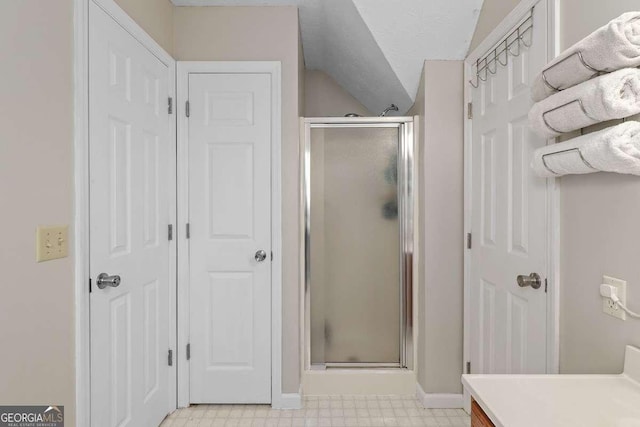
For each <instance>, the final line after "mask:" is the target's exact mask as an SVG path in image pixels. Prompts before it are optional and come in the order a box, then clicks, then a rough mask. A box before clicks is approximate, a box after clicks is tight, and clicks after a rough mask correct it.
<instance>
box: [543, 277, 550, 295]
mask: <svg viewBox="0 0 640 427" xmlns="http://www.w3.org/2000/svg"><path fill="white" fill-rule="evenodd" d="M548 287H549V283H548V282H547V279H544V293H545V294H546V293H547V288H548Z"/></svg>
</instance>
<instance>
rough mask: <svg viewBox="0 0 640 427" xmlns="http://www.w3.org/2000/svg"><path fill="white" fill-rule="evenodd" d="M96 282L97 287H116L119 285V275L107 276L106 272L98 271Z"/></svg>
mask: <svg viewBox="0 0 640 427" xmlns="http://www.w3.org/2000/svg"><path fill="white" fill-rule="evenodd" d="M96 283H97V285H98V288H99V289H104V288H106V287H107V286H110V287H112V288H117V287H118V286H119V285H120V276H117V275H116V276H109V275H108V274H107V273H100V274H99V275H98V280H97V281H96Z"/></svg>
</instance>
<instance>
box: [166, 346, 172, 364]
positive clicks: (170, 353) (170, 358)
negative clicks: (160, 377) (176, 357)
mask: <svg viewBox="0 0 640 427" xmlns="http://www.w3.org/2000/svg"><path fill="white" fill-rule="evenodd" d="M167 362H168V363H169V366H173V350H171V349H169V355H168V356H167Z"/></svg>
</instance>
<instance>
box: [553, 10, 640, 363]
mask: <svg viewBox="0 0 640 427" xmlns="http://www.w3.org/2000/svg"><path fill="white" fill-rule="evenodd" d="M639 6H640V5H639V4H638V1H637V0H607V1H606V2H593V4H591V5H590V6H589V7H586V8H585V7H584V1H580V0H562V3H561V23H560V25H561V29H562V30H561V46H562V48H563V49H564V48H567V47H569V46H571V45H572V44H573V43H575V42H577V41H578V40H580V39H581V38H583V37H584V36H586V35H588V34H589V33H591V32H592V31H593V30H595V29H596V28H598V27H600V26H602V25H604V24H606V23H607V22H608V21H609V20H610V19H613V18H615V17H617V16H618V15H620V14H621V13H623V12H627V11H632V10H639V9H640V7H639ZM578 8H580V10H581V11H582V12H581V13H580V14H575V13H574V11H575V10H578ZM561 212H562V213H561V227H562V235H561V238H562V254H561V256H562V258H561V274H562V281H561V292H562V297H561V298H562V299H561V311H560V339H561V341H560V369H561V371H562V372H566V373H615V372H620V371H621V369H622V362H623V358H624V357H623V356H624V346H625V345H626V344H633V345H636V346H640V321H638V320H633V319H628V320H627V321H626V322H622V321H620V320H618V319H614V318H612V317H609V316H606V315H605V314H604V313H602V307H601V304H602V299H601V298H600V296H599V291H598V286H599V284H600V283H601V280H602V275H603V274H606V275H610V276H614V277H618V278H620V279H625V280H627V281H628V288H627V302H628V304H627V305H628V306H629V307H630V308H632V309H635V310H636V311H638V310H640V263H639V262H638V253H639V252H638V237H639V236H640V222H639V221H638V218H640V180H638V178H637V177H633V176H628V175H626V176H625V175H617V174H609V173H597V174H591V175H585V176H568V177H564V178H562V179H561Z"/></svg>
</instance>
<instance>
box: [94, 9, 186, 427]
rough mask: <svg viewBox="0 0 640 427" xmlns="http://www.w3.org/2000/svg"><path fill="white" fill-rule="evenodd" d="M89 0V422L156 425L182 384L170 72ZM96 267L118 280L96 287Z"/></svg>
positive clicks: (169, 406)
mask: <svg viewBox="0 0 640 427" xmlns="http://www.w3.org/2000/svg"><path fill="white" fill-rule="evenodd" d="M89 3H90V11H89V28H90V30H89V31H90V34H89V43H90V60H89V109H90V112H89V114H90V116H89V132H90V135H89V151H90V159H89V169H90V272H91V277H92V288H91V294H90V313H91V424H92V425H93V426H105V427H106V426H108V427H112V426H130V427H147V426H149V427H155V426H157V425H158V424H159V423H160V422H161V421H162V419H163V418H164V417H165V416H166V414H167V413H168V412H169V411H170V410H171V409H172V408H173V407H174V406H173V405H174V404H175V402H172V401H171V396H172V395H174V392H175V387H176V382H175V365H174V367H170V366H168V350H169V346H170V336H169V333H170V332H169V331H170V330H171V328H170V322H172V321H173V322H175V319H173V320H172V319H170V318H169V312H170V308H169V271H170V267H169V265H170V263H171V262H172V261H171V259H170V254H169V241H168V238H167V226H168V224H169V220H170V206H171V198H173V197H175V196H174V193H172V190H171V189H172V185H171V184H170V182H171V171H172V170H173V167H172V166H171V165H170V161H171V160H170V158H171V144H172V142H173V141H174V137H173V136H172V135H171V134H170V129H171V126H170V120H171V118H170V116H169V114H168V111H167V99H168V93H167V92H168V87H169V84H170V82H169V77H170V76H169V74H170V73H169V70H168V67H167V65H165V64H163V63H162V62H160V61H159V60H158V59H157V58H156V57H155V56H153V55H152V54H151V53H150V52H149V51H148V50H147V49H146V48H145V47H144V46H143V45H142V44H140V43H139V42H138V41H137V40H136V39H135V38H134V37H133V36H131V35H130V34H129V33H127V32H126V31H125V30H124V29H123V28H122V27H121V26H120V25H118V24H117V23H116V22H115V21H114V20H113V19H112V18H111V17H110V16H108V15H107V14H106V13H105V12H104V11H103V10H102V9H100V8H99V7H98V6H96V5H95V4H94V3H93V2H89ZM173 262H175V261H173ZM100 273H107V274H109V275H117V276H119V277H120V279H121V282H120V283H119V285H118V286H117V287H111V286H107V287H105V288H104V289H100V288H99V287H98V286H97V276H98V275H99V274H100Z"/></svg>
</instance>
